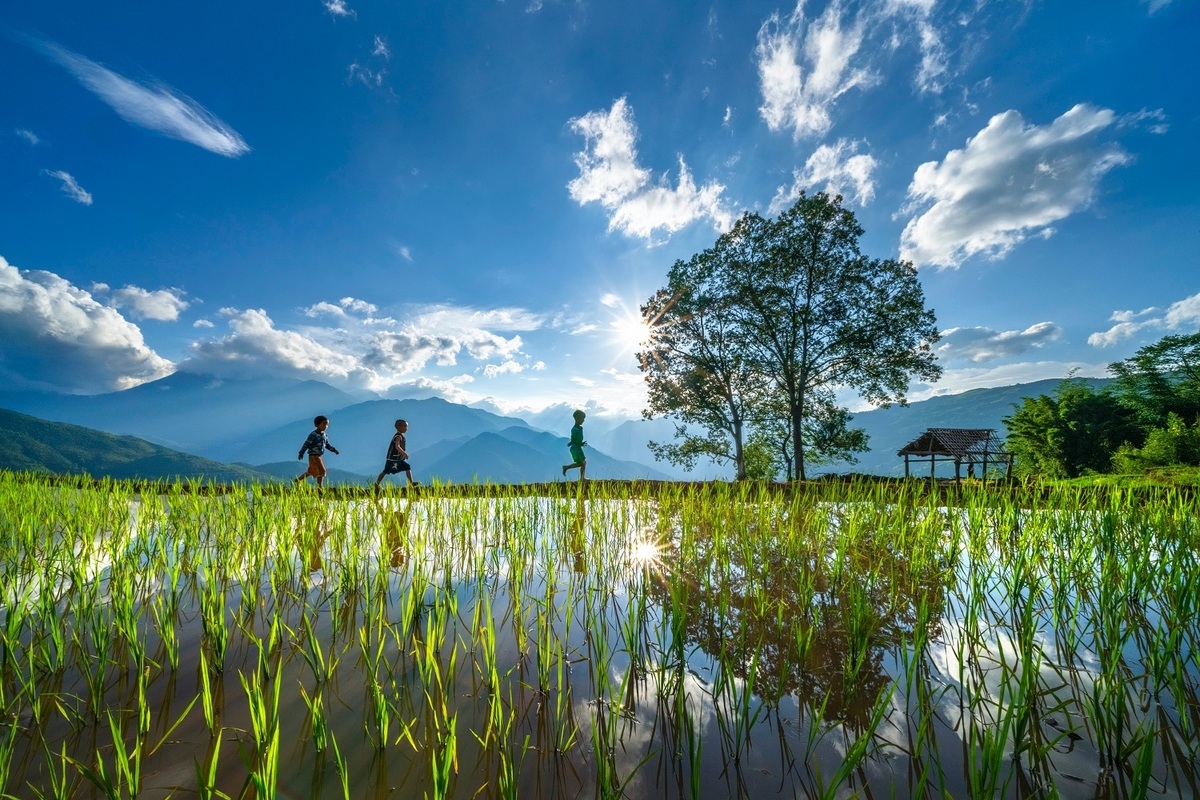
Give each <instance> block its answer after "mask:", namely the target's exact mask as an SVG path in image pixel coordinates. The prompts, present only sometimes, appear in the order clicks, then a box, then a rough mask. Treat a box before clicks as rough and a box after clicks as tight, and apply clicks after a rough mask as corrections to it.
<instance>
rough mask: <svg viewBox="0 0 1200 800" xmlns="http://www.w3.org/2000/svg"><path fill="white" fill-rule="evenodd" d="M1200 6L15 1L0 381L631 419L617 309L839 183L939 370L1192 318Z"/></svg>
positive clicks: (1009, 375)
mask: <svg viewBox="0 0 1200 800" xmlns="http://www.w3.org/2000/svg"><path fill="white" fill-rule="evenodd" d="M1198 30H1200V10H1198V4H1197V3H1196V2H1195V1H1194V0H1109V1H1108V2H1103V3H1051V2H999V1H997V2H988V0H970V2H954V1H953V0H883V1H881V2H868V3H851V2H844V3H820V2H801V3H800V4H798V5H789V4H786V3H785V4H780V3H775V2H737V3H724V2H718V3H714V4H711V5H699V4H696V5H689V4H662V3H656V2H645V3H641V4H638V5H636V6H631V5H629V4H615V3H594V2H557V1H556V0H531V1H523V2H491V1H490V0H483V1H481V2H474V3H459V2H448V3H406V2H395V1H394V0H393V1H392V2H387V3H382V2H367V0H311V1H310V0H304V1H303V2H296V3H287V4H283V5H281V4H274V3H271V4H268V3H256V2H249V3H245V2H237V3H233V2H225V1H224V0H215V1H214V2H209V3H203V4H188V5H186V6H180V5H179V4H174V3H137V4H135V3H121V4H117V5H112V4H95V3H81V2H62V3H45V2H40V1H38V2H34V0H8V2H6V3H5V4H4V7H3V9H0V75H3V80H0V187H2V190H0V378H2V379H3V380H4V381H5V383H7V384H9V385H10V386H11V387H24V388H41V389H54V390H59V391H68V392H75V393H94V392H102V391H111V390H114V389H119V388H124V387H129V386H133V385H137V384H138V383H141V382H144V381H147V380H153V379H155V378H159V377H162V376H165V375H167V374H170V373H171V372H172V371H174V370H176V369H184V370H189V371H197V372H204V373H211V374H213V375H216V376H218V377H241V376H248V375H250V376H259V375H280V376H294V377H303V378H315V379H319V380H323V381H326V382H328V383H331V384H333V385H335V386H339V387H341V388H346V389H368V390H371V391H374V392H377V393H379V394H381V395H384V396H395V397H401V396H422V395H430V394H436V395H440V396H444V397H447V398H448V399H451V400H456V401H460V402H481V401H483V402H486V403H490V404H491V405H492V406H494V407H495V408H498V409H499V410H502V411H506V412H519V411H520V410H521V409H530V410H540V409H543V408H545V407H547V406H551V405H554V404H558V403H563V404H567V405H570V406H583V407H587V408H590V409H592V410H593V411H594V412H595V413H597V414H601V415H603V414H614V415H616V414H626V415H635V414H636V413H637V412H638V410H639V409H640V408H641V407H642V393H641V380H640V375H639V373H638V371H637V367H636V363H635V361H634V358H633V350H634V348H633V346H632V344H633V342H632V340H633V339H636V333H637V328H636V325H631V324H630V323H631V321H633V322H636V319H635V317H636V309H637V306H638V304H639V303H640V302H642V301H643V300H644V299H645V298H646V297H648V296H649V295H650V294H651V293H652V292H653V291H654V290H655V289H656V288H658V287H659V286H661V285H662V284H663V283H664V281H665V276H666V272H667V270H668V269H669V267H670V266H671V264H672V263H673V262H674V261H675V260H676V259H680V258H688V257H690V256H691V255H692V254H693V253H695V252H698V251H699V250H702V249H704V248H706V247H709V246H711V245H712V244H713V242H714V241H715V239H716V237H717V236H718V235H719V233H720V232H721V231H722V230H724V229H726V228H727V227H728V226H729V225H730V224H731V223H732V221H733V220H735V219H736V218H737V216H738V215H739V214H741V213H742V212H743V211H746V210H755V211H759V212H761V213H768V214H774V213H776V212H778V211H779V210H780V209H781V208H784V207H786V206H787V205H789V204H790V201H791V199H792V198H794V197H795V196H796V193H797V192H799V191H800V190H807V191H810V192H811V191H819V190H829V191H834V192H840V193H841V194H842V195H843V196H844V197H845V198H846V202H847V204H848V205H849V207H850V208H851V209H852V210H853V211H854V212H855V213H856V214H857V216H858V218H859V221H860V223H861V224H862V225H863V227H864V228H865V229H866V235H865V236H864V238H863V240H862V246H863V249H864V251H865V252H866V253H868V254H869V255H872V256H876V257H897V256H899V257H903V258H906V259H910V260H912V261H914V263H916V264H917V266H918V267H919V269H920V275H921V280H922V282H923V285H924V287H925V292H926V297H927V300H928V303H929V305H930V306H931V307H932V308H934V309H935V311H936V313H937V318H938V324H939V327H940V328H941V329H942V331H943V339H942V342H941V343H940V346H939V358H940V360H941V363H942V366H943V368H944V370H945V376H944V378H943V379H942V380H941V381H940V382H939V383H937V384H936V385H933V386H925V385H922V384H914V385H913V386H912V387H911V392H910V399H921V398H924V397H928V396H930V395H932V394H942V393H948V392H957V391H963V390H965V389H970V388H975V387H978V386H989V385H1004V384H1011V383H1017V382H1024V381H1031V380H1038V379H1042V378H1047V377H1061V376H1063V375H1065V374H1067V373H1068V371H1070V370H1072V369H1077V370H1078V371H1079V373H1080V374H1083V375H1100V374H1103V373H1104V367H1105V365H1107V364H1108V363H1110V362H1112V361H1115V360H1119V359H1121V358H1125V357H1127V356H1129V355H1130V354H1132V353H1133V352H1134V351H1135V350H1136V349H1137V348H1138V347H1140V346H1142V345H1144V344H1147V343H1149V342H1152V341H1155V340H1157V339H1158V338H1160V337H1161V336H1163V335H1165V334H1167V333H1190V332H1193V331H1195V330H1197V329H1198V328H1200V269H1198V266H1200V256H1198V255H1197V253H1198V251H1200V201H1198V199H1197V198H1198V196H1200V193H1198V192H1197V186H1198V185H1200V166H1198V162H1200V159H1198V158H1197V142H1200V85H1198V84H1200V81H1198V80H1197V77H1196V76H1197V75H1200V55H1197V53H1198V52H1200V51H1198V49H1197V48H1196V47H1195V44H1194V41H1193V38H1194V34H1195V32H1196V31H1198Z"/></svg>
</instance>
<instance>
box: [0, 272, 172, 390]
mask: <svg viewBox="0 0 1200 800" xmlns="http://www.w3.org/2000/svg"><path fill="white" fill-rule="evenodd" d="M0 341H3V342H4V346H3V347H2V348H0V375H2V376H3V379H4V381H5V382H6V383H8V384H9V385H11V386H16V387H21V388H36V389H48V390H57V391H65V392H73V393H79V394H91V393H96V392H106V391H115V390H118V389H127V388H129V387H131V386H136V385H138V384H140V383H144V382H146V381H151V380H156V379H158V378H161V377H164V376H166V375H169V374H171V372H173V371H174V365H173V364H172V363H171V362H170V361H168V360H167V359H165V358H162V357H161V356H159V355H158V354H157V353H156V352H154V350H152V349H150V348H149V347H148V346H147V345H146V342H145V340H144V339H143V338H142V332H141V330H140V329H139V328H138V327H137V325H135V324H133V323H132V322H130V321H129V320H127V319H125V317H123V316H121V314H120V312H118V311H117V310H116V309H114V308H112V307H110V306H106V305H104V304H102V303H100V302H99V301H98V300H97V299H96V298H95V297H93V296H92V294H91V293H90V292H88V291H86V290H84V289H80V288H79V287H77V286H74V285H73V284H71V283H70V282H68V281H66V280H64V279H63V278H61V277H59V276H58V275H55V274H53V273H50V272H43V271H40V270H18V269H17V268H16V267H14V266H12V265H11V264H9V263H8V262H7V261H6V260H5V259H4V258H3V257H0Z"/></svg>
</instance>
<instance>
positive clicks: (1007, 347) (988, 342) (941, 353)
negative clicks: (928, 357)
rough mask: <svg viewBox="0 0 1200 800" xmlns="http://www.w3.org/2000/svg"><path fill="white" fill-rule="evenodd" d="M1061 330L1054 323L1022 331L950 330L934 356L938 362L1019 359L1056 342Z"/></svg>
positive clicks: (944, 333)
mask: <svg viewBox="0 0 1200 800" xmlns="http://www.w3.org/2000/svg"><path fill="white" fill-rule="evenodd" d="M1061 336H1062V328H1060V327H1059V326H1058V325H1055V324H1054V323H1053V322H1038V323H1036V324H1034V325H1030V326H1029V327H1028V328H1026V329H1025V330H1023V331H995V330H992V329H991V328H981V327H976V328H950V329H949V330H946V331H943V332H942V338H941V339H940V340H939V342H938V346H937V348H936V352H937V355H938V357H939V358H942V359H947V360H954V359H963V360H967V361H974V362H976V363H982V362H985V361H995V360H996V359H999V358H1011V357H1013V356H1018V355H1021V354H1022V353H1025V352H1027V351H1028V350H1030V349H1032V348H1035V347H1042V346H1043V345H1045V344H1046V343H1047V342H1053V341H1056V340H1058V339H1059V338H1060V337H1061Z"/></svg>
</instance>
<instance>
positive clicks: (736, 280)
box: [639, 193, 941, 478]
mask: <svg viewBox="0 0 1200 800" xmlns="http://www.w3.org/2000/svg"><path fill="white" fill-rule="evenodd" d="M862 234H863V230H862V228H861V227H860V226H859V224H858V221H857V220H856V219H855V217H854V214H853V213H852V212H851V211H849V210H848V209H846V208H844V207H843V206H842V199H841V197H835V198H831V197H829V196H828V195H826V194H824V193H819V194H816V195H813V196H811V197H810V196H807V195H802V196H801V197H800V199H799V200H797V202H796V204H795V205H793V206H792V207H791V208H790V209H788V210H787V211H784V212H783V213H782V214H780V215H779V217H777V218H775V219H770V218H766V217H763V216H761V215H759V214H757V213H751V212H748V213H746V214H744V215H743V216H742V217H741V218H740V219H739V220H738V221H737V223H736V224H735V225H734V227H733V229H732V230H730V231H729V232H728V233H725V234H723V235H721V236H720V237H719V238H718V239H717V241H716V243H715V244H714V245H713V247H711V248H709V249H707V250H705V251H704V252H702V253H698V254H696V255H694V256H693V257H692V258H691V259H689V260H688V261H677V262H676V263H675V265H674V267H672V269H671V270H670V273H669V275H668V280H667V286H666V287H664V288H662V289H660V290H658V291H657V292H656V293H655V294H654V295H653V296H652V297H651V298H650V300H649V301H648V302H647V303H646V304H645V305H644V306H643V308H642V312H643V314H644V316H645V319H646V320H647V322H648V323H649V324H650V326H651V331H652V334H651V337H650V340H649V343H648V344H647V346H646V349H645V350H644V351H642V352H641V353H639V364H640V366H641V369H642V371H643V373H644V376H645V379H646V382H647V385H648V389H649V403H648V408H647V409H646V410H645V412H644V413H645V415H646V416H647V417H653V416H671V417H674V418H676V419H677V420H680V421H681V422H682V423H683V424H681V425H680V426H679V428H678V430H677V434H678V437H677V441H676V443H674V444H667V445H663V444H659V445H657V446H656V455H660V456H662V457H665V458H670V459H671V460H674V461H677V462H678V463H683V462H684V460H685V459H686V458H688V457H689V454H691V457H692V458H693V459H694V457H695V455H696V454H699V453H701V452H703V453H706V454H708V455H711V456H714V457H716V458H718V459H724V460H728V461H730V462H732V463H734V464H735V466H736V468H737V474H738V476H739V477H744V476H745V475H746V474H747V470H746V459H745V450H746V446H747V438H748V431H749V430H751V429H753V430H754V431H755V442H756V444H755V448H756V450H755V452H756V453H757V452H759V451H761V450H764V449H765V450H769V449H770V448H771V443H772V442H776V443H779V444H780V451H779V455H780V458H779V462H780V463H782V464H785V465H787V467H788V472H789V476H790V475H793V474H794V475H795V476H796V477H799V478H804V477H805V468H806V464H811V463H814V462H821V461H827V460H832V459H843V458H845V459H852V458H853V455H854V453H857V452H861V451H863V450H865V449H866V447H867V440H866V436H865V434H863V433H862V432H861V431H857V430H852V429H851V428H850V427H849V423H850V421H851V419H852V417H851V415H850V413H849V411H847V410H846V409H845V408H843V407H841V406H840V405H839V404H838V403H837V401H836V397H837V390H839V389H844V390H854V391H857V392H858V393H859V395H860V396H862V397H863V398H864V399H866V400H867V401H869V402H871V403H873V404H876V405H884V406H886V405H888V404H890V403H893V402H899V403H904V402H905V395H906V393H907V390H908V384H909V381H910V380H911V379H912V378H914V377H916V378H919V379H922V380H927V381H932V380H936V379H937V378H938V377H939V376H940V374H941V368H940V367H939V366H938V365H937V364H936V362H935V359H934V354H933V350H932V345H933V344H934V343H935V342H936V341H937V339H938V331H937V326H936V320H935V318H934V314H933V311H932V310H930V309H927V308H926V307H925V297H924V292H923V290H922V288H921V284H920V281H919V280H918V279H917V273H916V270H915V269H914V268H913V266H912V265H911V264H909V263H906V262H900V261H896V260H894V259H877V258H870V257H868V256H865V255H863V254H862V253H861V251H860V250H859V239H860V237H861V236H862ZM687 425H692V426H694V429H698V430H700V431H702V432H700V433H692V432H690V431H689V429H688V428H687ZM781 431H782V434H783V435H782V436H781V435H780V433H781ZM758 461H761V459H759V460H758ZM756 463H758V462H756ZM756 471H757V470H756Z"/></svg>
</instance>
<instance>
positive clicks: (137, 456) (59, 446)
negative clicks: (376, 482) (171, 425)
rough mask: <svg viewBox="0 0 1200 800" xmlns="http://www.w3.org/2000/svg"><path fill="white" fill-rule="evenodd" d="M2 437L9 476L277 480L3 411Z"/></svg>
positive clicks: (126, 439)
mask: <svg viewBox="0 0 1200 800" xmlns="http://www.w3.org/2000/svg"><path fill="white" fill-rule="evenodd" d="M0 437H2V438H3V439H4V441H5V442H6V444H7V445H8V447H7V452H6V454H5V461H4V467H5V468H7V469H11V470H18V471H26V472H43V473H50V474H53V475H80V474H86V475H91V476H92V477H94V478H101V477H107V478H140V479H145V480H193V481H202V482H206V483H234V482H241V483H249V482H257V483H264V482H272V481H274V480H275V479H274V477H273V476H271V475H268V474H266V473H262V472H257V471H255V470H253V469H250V468H247V467H243V466H237V465H230V464H222V463H220V462H217V461H210V460H209V459H207V458H200V457H199V456H192V455H188V454H187V453H180V452H178V451H175V450H170V449H168V448H166V447H161V446H159V445H156V444H152V443H151V442H147V441H145V440H143V439H138V438H136V437H133V436H119V435H114V434H111V433H104V432H102V431H96V430H92V429H90V428H85V427H82V426H80V425H71V424H69V423H65V422H50V421H47V420H44V419H38V418H37V417H31V416H29V415H28V414H21V413H18V412H16V411H9V410H7V409H0ZM297 472H299V471H297Z"/></svg>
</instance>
